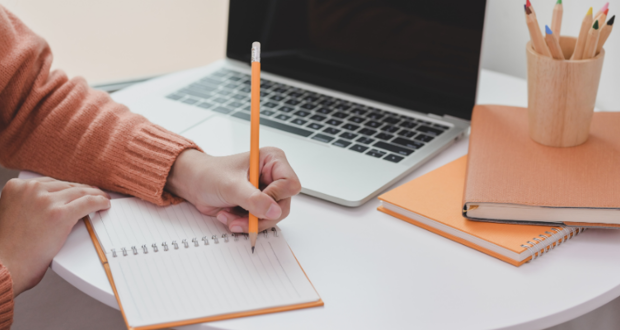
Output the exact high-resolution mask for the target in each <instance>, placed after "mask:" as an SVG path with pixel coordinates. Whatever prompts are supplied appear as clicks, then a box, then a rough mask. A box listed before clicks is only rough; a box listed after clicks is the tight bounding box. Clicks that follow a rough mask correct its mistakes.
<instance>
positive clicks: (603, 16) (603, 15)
mask: <svg viewBox="0 0 620 330" xmlns="http://www.w3.org/2000/svg"><path fill="white" fill-rule="evenodd" d="M608 12H609V9H606V10H605V11H604V12H602V13H601V14H600V15H598V16H595V17H594V20H595V21H599V27H600V28H601V29H602V28H603V26H605V21H606V20H607V13H608Z"/></svg>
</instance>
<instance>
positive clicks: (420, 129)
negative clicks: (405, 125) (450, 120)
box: [416, 126, 443, 136]
mask: <svg viewBox="0 0 620 330" xmlns="http://www.w3.org/2000/svg"><path fill="white" fill-rule="evenodd" d="M416 130H417V131H418V132H422V133H424V134H426V135H433V136H437V135H440V134H441V133H443V131H442V130H440V129H437V128H432V127H428V126H420V127H418V128H416Z"/></svg>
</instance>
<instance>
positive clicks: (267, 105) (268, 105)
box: [263, 102, 278, 108]
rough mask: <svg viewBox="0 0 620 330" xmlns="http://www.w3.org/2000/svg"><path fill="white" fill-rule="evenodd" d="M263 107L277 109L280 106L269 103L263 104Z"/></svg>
mask: <svg viewBox="0 0 620 330" xmlns="http://www.w3.org/2000/svg"><path fill="white" fill-rule="evenodd" d="M263 106H264V107H267V108H275V107H277V106H278V104H277V103H274V102H267V103H265V104H263Z"/></svg>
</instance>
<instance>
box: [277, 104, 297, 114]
mask: <svg viewBox="0 0 620 330" xmlns="http://www.w3.org/2000/svg"><path fill="white" fill-rule="evenodd" d="M278 110H280V111H282V112H286V113H289V112H291V111H293V110H295V108H293V107H289V106H286V105H285V106H283V107H281V108H280V109H278Z"/></svg>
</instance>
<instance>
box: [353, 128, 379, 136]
mask: <svg viewBox="0 0 620 330" xmlns="http://www.w3.org/2000/svg"><path fill="white" fill-rule="evenodd" d="M358 133H361V134H364V135H368V136H372V135H375V133H377V131H375V130H372V129H370V128H362V130H360V131H359V132H358Z"/></svg>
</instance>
